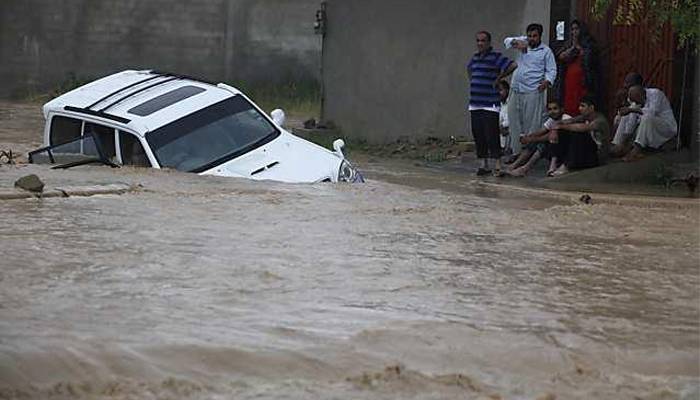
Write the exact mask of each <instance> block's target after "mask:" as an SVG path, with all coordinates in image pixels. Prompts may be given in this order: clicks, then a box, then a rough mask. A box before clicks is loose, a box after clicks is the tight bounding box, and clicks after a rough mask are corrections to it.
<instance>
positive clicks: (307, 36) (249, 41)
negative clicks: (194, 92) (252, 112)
mask: <svg viewBox="0 0 700 400" xmlns="http://www.w3.org/2000/svg"><path fill="white" fill-rule="evenodd" d="M318 7H319V0H100V1H94V0H2V1H0V60H2V62H0V97H8V96H13V95H14V96H17V95H20V96H21V95H26V94H27V93H40V92H44V91H46V90H50V89H52V88H55V87H56V86H57V85H58V84H60V83H61V82H62V81H64V80H65V79H66V78H67V77H68V75H69V74H70V73H73V74H75V75H76V76H77V77H78V78H79V79H92V78H95V77H99V76H103V75H106V74H109V73H111V72H115V71H119V70H122V69H125V68H155V69H163V70H168V71H172V72H178V73H184V74H191V75H196V76H201V77H204V78H207V79H210V80H216V81H221V80H226V81H232V80H233V81H270V80H272V81H284V80H288V79H295V80H303V79H310V80H319V79H320V77H319V67H320V39H319V37H318V36H317V35H314V32H313V23H314V20H315V12H316V9H317V8H318Z"/></svg>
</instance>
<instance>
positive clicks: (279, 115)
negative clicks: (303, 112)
mask: <svg viewBox="0 0 700 400" xmlns="http://www.w3.org/2000/svg"><path fill="white" fill-rule="evenodd" d="M270 117H272V120H273V121H274V122H275V123H276V124H277V125H278V126H282V125H284V121H286V120H287V116H286V115H284V111H283V110H282V109H279V108H276V109H274V110H272V112H271V113H270Z"/></svg>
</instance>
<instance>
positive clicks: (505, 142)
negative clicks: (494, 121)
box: [496, 80, 513, 156]
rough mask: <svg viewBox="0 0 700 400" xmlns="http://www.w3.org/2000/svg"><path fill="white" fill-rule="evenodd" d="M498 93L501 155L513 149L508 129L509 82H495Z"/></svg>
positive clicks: (511, 152) (510, 153)
mask: <svg viewBox="0 0 700 400" xmlns="http://www.w3.org/2000/svg"><path fill="white" fill-rule="evenodd" d="M496 89H498V95H499V96H500V97H501V111H500V113H499V115H498V126H499V128H500V129H501V150H502V152H503V155H506V156H510V155H512V154H513V149H512V148H511V145H510V133H509V131H508V126H509V124H508V95H509V94H510V84H509V83H508V81H505V80H501V81H498V83H497V84H496Z"/></svg>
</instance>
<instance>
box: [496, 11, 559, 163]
mask: <svg viewBox="0 0 700 400" xmlns="http://www.w3.org/2000/svg"><path fill="white" fill-rule="evenodd" d="M526 32H527V36H518V37H508V38H506V39H505V40H504V41H503V44H504V45H505V47H506V48H507V49H510V48H514V49H518V50H519V51H520V53H519V55H518V59H517V63H518V64H517V65H518V69H517V70H516V71H515V74H513V80H512V81H511V84H510V93H511V94H510V100H509V102H508V120H509V122H510V135H511V137H510V144H511V146H512V149H513V154H514V155H517V154H519V153H520V150H521V143H520V136H523V135H526V134H528V133H530V132H535V131H537V130H539V129H540V126H542V120H543V114H544V100H545V96H546V93H545V91H546V90H547V89H548V88H550V87H551V86H552V84H553V83H554V80H555V79H557V63H556V61H555V59H554V53H552V50H551V49H550V48H549V47H548V46H546V45H544V44H542V25H540V24H530V25H528V27H527V30H526ZM514 159H515V158H514Z"/></svg>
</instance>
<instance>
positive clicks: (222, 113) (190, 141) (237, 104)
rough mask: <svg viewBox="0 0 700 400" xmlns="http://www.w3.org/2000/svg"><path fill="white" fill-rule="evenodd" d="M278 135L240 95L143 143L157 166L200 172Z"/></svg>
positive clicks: (193, 116)
mask: <svg viewBox="0 0 700 400" xmlns="http://www.w3.org/2000/svg"><path fill="white" fill-rule="evenodd" d="M279 134H280V132H279V130H277V128H275V126H274V125H272V124H271V123H270V122H269V121H268V120H267V119H266V118H265V117H264V116H263V115H262V114H261V113H260V112H259V111H258V110H257V109H256V108H255V107H253V105H252V104H251V103H250V102H248V101H247V100H246V99H245V98H243V96H234V97H230V98H228V99H226V100H223V101H221V102H219V103H216V104H213V105H211V106H209V107H207V108H204V109H202V110H199V111H197V112H195V113H193V114H190V115H187V116H186V117H184V118H181V119H179V120H177V121H175V122H172V123H170V124H168V125H165V126H163V127H161V128H159V129H157V130H155V131H153V132H150V133H148V134H147V135H146V140H147V141H148V143H149V145H150V146H151V150H153V154H154V155H155V156H156V158H157V159H158V162H159V163H160V166H161V167H168V168H175V169H177V170H180V171H186V172H202V171H206V170H207V169H210V168H212V167H214V166H216V165H219V164H221V163H224V162H226V161H228V160H232V159H234V158H236V157H238V156H240V155H242V154H245V153H247V152H249V151H251V150H253V149H255V148H257V147H260V146H262V145H263V144H265V143H269V142H270V141H272V140H273V139H275V138H276V137H277V136H279Z"/></svg>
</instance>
